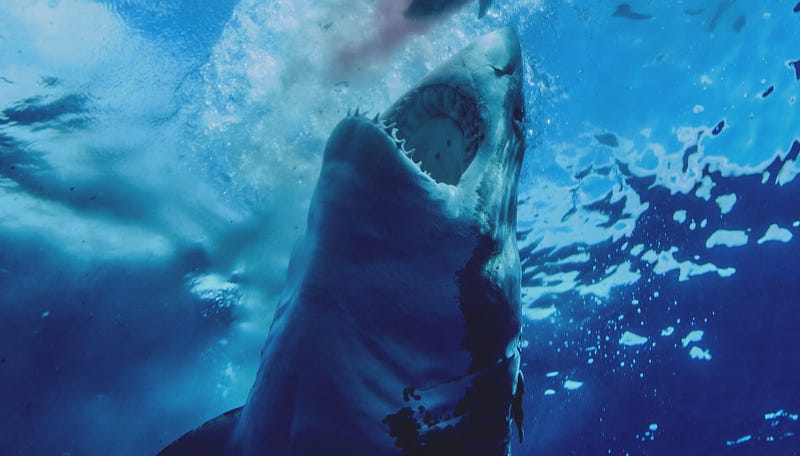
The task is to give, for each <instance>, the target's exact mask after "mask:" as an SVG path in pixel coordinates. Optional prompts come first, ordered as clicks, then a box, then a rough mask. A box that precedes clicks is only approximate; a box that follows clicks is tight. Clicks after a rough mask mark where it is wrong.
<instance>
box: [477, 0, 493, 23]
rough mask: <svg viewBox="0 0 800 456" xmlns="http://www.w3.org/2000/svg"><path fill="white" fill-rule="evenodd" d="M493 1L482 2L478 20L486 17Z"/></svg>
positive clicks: (485, 0)
mask: <svg viewBox="0 0 800 456" xmlns="http://www.w3.org/2000/svg"><path fill="white" fill-rule="evenodd" d="M491 4H492V0H481V1H480V5H479V6H478V19H480V18H482V17H483V16H485V15H486V11H487V10H488V9H489V6H491Z"/></svg>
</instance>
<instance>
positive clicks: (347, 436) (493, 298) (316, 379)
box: [159, 28, 525, 456]
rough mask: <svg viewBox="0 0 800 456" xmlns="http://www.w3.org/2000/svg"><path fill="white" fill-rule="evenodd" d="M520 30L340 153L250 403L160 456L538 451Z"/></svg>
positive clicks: (368, 126) (297, 252) (477, 50)
mask: <svg viewBox="0 0 800 456" xmlns="http://www.w3.org/2000/svg"><path fill="white" fill-rule="evenodd" d="M522 84H523V78H522V60H521V50H520V45H519V41H518V39H517V36H516V33H515V32H514V31H513V30H512V29H510V28H505V29H501V30H498V31H495V32H492V33H490V34H488V35H485V36H482V37H480V38H478V39H477V40H476V41H474V42H473V43H472V44H470V45H468V46H467V47H466V48H464V49H463V50H461V51H460V52H458V53H457V54H455V55H454V56H452V57H451V58H450V59H449V60H447V61H446V62H444V63H443V64H442V65H440V66H438V67H437V68H435V69H434V70H433V71H432V72H430V73H429V74H428V75H427V76H426V77H425V78H424V79H423V80H422V81H420V82H419V83H418V84H417V85H415V86H414V87H412V88H411V89H410V90H409V91H408V92H407V93H406V94H405V95H403V96H401V97H400V98H399V99H398V100H397V101H396V102H394V103H393V104H392V105H391V106H390V107H389V108H388V109H386V110H385V111H384V113H383V114H379V115H376V116H366V115H364V114H362V113H360V112H359V111H358V110H356V112H355V113H348V115H347V116H346V117H345V118H344V119H343V120H342V121H341V122H340V123H339V124H338V125H337V126H336V127H335V129H334V130H333V132H332V133H331V135H330V137H329V139H328V141H327V144H326V146H325V150H324V154H323V161H322V166H321V170H320V175H319V179H318V181H317V184H316V188H315V191H314V194H313V196H312V201H311V205H310V208H309V212H308V222H307V227H306V231H305V233H304V235H303V236H302V238H301V239H300V240H299V241H298V243H297V244H296V246H295V249H294V251H293V253H292V256H291V259H290V264H289V269H288V272H287V279H286V284H285V288H284V291H283V293H282V295H281V297H280V302H279V305H278V308H277V310H276V314H275V316H274V318H273V322H272V324H271V327H270V331H269V333H268V336H267V340H266V343H265V345H264V348H263V350H262V354H261V364H260V366H259V370H258V373H257V376H256V379H255V381H254V385H253V387H252V389H251V391H250V393H249V396H248V398H247V401H246V402H245V404H244V406H242V407H240V408H237V409H234V410H231V411H229V412H227V413H225V414H223V415H221V416H219V417H217V418H215V419H213V420H211V421H209V422H207V423H205V424H203V425H202V426H200V427H199V428H197V429H195V430H193V431H190V432H188V433H187V434H185V435H184V436H183V437H181V438H179V439H178V440H176V441H175V442H173V443H172V444H171V445H169V446H168V447H166V448H165V449H163V450H162V451H161V452H160V453H159V455H160V456H176V455H177V456H181V455H190V454H191V455H194V454H204V455H237V456H238V455H242V456H254V455H273V456H275V455H280V456H283V455H321V454H369V455H379V456H380V455H387V456H389V455H393V456H399V455H405V456H411V455H419V456H425V455H488V456H494V455H508V454H510V451H511V450H510V448H511V442H512V439H513V438H515V435H518V436H519V438H520V439H521V438H522V418H523V409H522V397H523V390H524V386H523V377H522V373H521V370H520V356H521V346H522V345H521V344H522V340H521V308H520V276H521V272H520V260H519V253H518V249H517V244H516V242H517V241H516V204H517V185H518V180H519V174H520V168H521V163H522V159H523V154H524V150H525V147H524V138H525V110H524V100H523V92H522Z"/></svg>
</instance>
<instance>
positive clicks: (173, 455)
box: [157, 407, 242, 456]
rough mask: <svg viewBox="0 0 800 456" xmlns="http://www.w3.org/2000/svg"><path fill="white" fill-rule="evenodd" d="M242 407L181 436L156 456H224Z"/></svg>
mask: <svg viewBox="0 0 800 456" xmlns="http://www.w3.org/2000/svg"><path fill="white" fill-rule="evenodd" d="M241 411H242V407H239V408H235V409H233V410H230V411H228V412H225V413H223V414H222V415H220V416H218V417H216V418H214V419H212V420H210V421H207V422H206V423H204V424H203V425H202V426H200V427H198V428H197V429H194V430H191V431H189V432H187V433H186V434H183V436H181V437H180V438H179V439H178V440H176V441H174V442H172V443H171V444H169V446H168V447H166V448H164V449H163V450H161V451H160V452H159V453H158V455H157V456H193V455H200V454H203V455H208V456H217V455H219V456H224V455H226V454H228V449H229V443H230V439H231V435H232V434H233V430H234V428H235V427H236V423H238V422H239V414H240V413H241Z"/></svg>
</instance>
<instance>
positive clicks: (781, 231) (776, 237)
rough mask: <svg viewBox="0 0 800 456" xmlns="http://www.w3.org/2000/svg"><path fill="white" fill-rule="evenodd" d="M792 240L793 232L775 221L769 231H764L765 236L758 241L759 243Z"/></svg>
mask: <svg viewBox="0 0 800 456" xmlns="http://www.w3.org/2000/svg"><path fill="white" fill-rule="evenodd" d="M791 240H792V232H791V231H789V230H787V229H786V228H781V227H780V226H778V225H777V224H775V223H773V224H772V225H770V226H769V228H767V232H766V233H764V236H761V238H760V239H759V240H758V241H756V243H757V244H759V245H760V244H763V243H765V242H770V241H773V242H789V241H791Z"/></svg>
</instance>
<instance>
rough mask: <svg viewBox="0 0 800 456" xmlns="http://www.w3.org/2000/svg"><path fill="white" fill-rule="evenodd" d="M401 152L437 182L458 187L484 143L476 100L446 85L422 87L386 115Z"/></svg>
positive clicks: (481, 122)
mask: <svg viewBox="0 0 800 456" xmlns="http://www.w3.org/2000/svg"><path fill="white" fill-rule="evenodd" d="M382 119H383V121H384V122H385V125H386V126H387V128H386V131H387V134H390V136H391V137H392V139H394V140H395V141H396V142H397V143H398V146H399V147H400V148H401V150H402V151H403V152H404V153H406V155H408V157H409V158H411V159H412V160H413V161H414V162H415V163H417V165H419V167H420V169H421V170H422V171H424V172H425V173H427V174H428V175H429V176H430V177H431V178H432V179H433V180H434V181H436V182H438V183H444V184H448V185H457V184H458V182H459V181H460V180H461V176H462V175H463V174H464V171H465V170H466V169H467V167H468V166H469V165H470V163H472V160H473V159H474V158H475V154H476V153H477V151H478V147H479V146H480V143H481V141H482V140H483V136H484V134H483V131H484V122H483V120H482V119H481V116H480V114H479V111H478V106H477V102H476V100H475V98H474V97H472V96H470V95H468V94H466V93H464V92H463V91H461V90H459V89H456V88H454V87H451V86H449V85H446V84H434V85H429V86H423V87H420V88H418V89H416V90H414V91H412V92H410V93H409V94H407V95H406V96H405V97H403V99H402V100H400V101H399V102H398V103H397V104H396V105H395V106H394V107H393V108H392V109H391V110H390V111H389V112H387V113H386V114H385V115H384V116H383V118H382Z"/></svg>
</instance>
